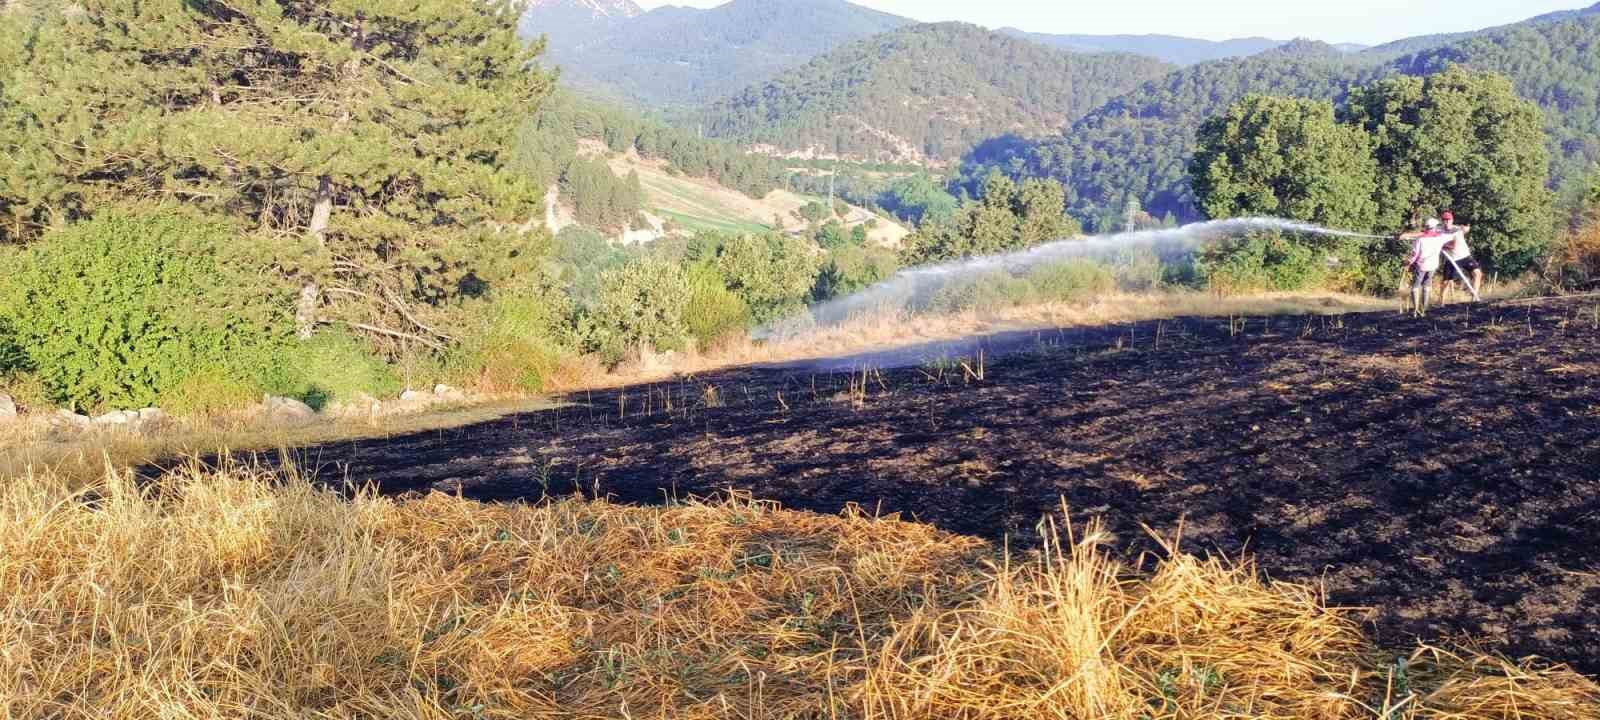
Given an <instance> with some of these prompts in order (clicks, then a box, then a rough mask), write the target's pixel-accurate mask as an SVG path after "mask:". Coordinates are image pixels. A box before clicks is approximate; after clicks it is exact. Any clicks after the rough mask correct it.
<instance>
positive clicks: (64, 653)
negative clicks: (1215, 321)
mask: <svg viewBox="0 0 1600 720" xmlns="http://www.w3.org/2000/svg"><path fill="white" fill-rule="evenodd" d="M1047 534H1048V535H1051V536H1054V537H1057V538H1059V540H1058V542H1056V543H1054V544H1051V545H1049V546H1048V547H1047V549H1046V551H1045V552H1043V553H1041V554H1039V555H1036V556H1028V557H1013V558H1010V559H1009V560H1007V559H1006V558H1004V557H1003V556H1002V555H1001V554H1000V553H999V552H998V551H996V550H995V549H993V548H991V547H989V546H987V545H985V544H983V543H981V542H979V541H976V540H972V539H968V538H961V537H953V536H949V535H945V534H942V533H940V532H938V531H936V530H934V529H932V528H930V527H928V526H924V525H918V524H913V523H904V522H899V521H896V520H893V519H878V518H871V517H865V516H863V515H861V514H859V513H855V514H847V515H844V516H841V517H823V516H818V515H813V514H806V513H792V512H786V511H782V510H780V509H778V508H775V507H772V506H770V505H767V504H762V503H755V502H749V501H746V500H738V499H734V500H728V501H723V502H716V503H695V502H690V503H678V504H674V505H672V506H669V507H664V508H631V507H622V506H617V505H611V504H607V503H604V502H588V501H582V500H569V501H563V502H556V503H549V504H545V505H541V506H537V507H534V506H519V505H482V504H478V503H473V502H470V501H465V500H461V499H457V498H452V497H448V496H444V495H440V494H433V495H429V496H426V497H422V498H416V499H410V500H394V499H386V498H379V497H374V496H371V495H361V496H358V497H356V498H355V499H354V500H351V501H346V500H344V499H342V498H340V497H337V496H335V495H333V494H331V493H328V492H325V491H322V490H319V489H317V487H316V486H315V485H314V484H312V483H311V482H309V481H307V480H305V479H303V478H290V479H289V480H288V481H287V482H271V481H270V480H269V479H268V478H265V477H262V476H260V475H257V474H254V473H251V472H249V471H247V470H242V469H231V470H227V471H224V472H206V471H201V470H199V469H189V470H186V471H182V472H177V473H174V474H172V475H169V476H167V477H165V478H163V479H161V480H160V481H159V482H158V483H156V484H154V485H151V486H145V487H140V486H137V485H135V484H134V483H132V482H131V481H129V480H128V479H127V478H126V477H124V476H121V475H118V474H115V473H113V474H108V475H106V476H104V477H101V478H99V479H96V480H95V481H93V482H92V483H90V484H89V485H88V486H87V487H83V486H80V485H79V484H77V483H74V482H72V481H69V480H67V479H65V478H62V477H59V476H56V475H54V474H52V473H48V472H42V473H33V472H30V473H27V474H24V475H22V476H20V477H16V478H13V479H12V480H10V481H8V482H6V483H5V484H3V485H0V587H4V588H6V592H5V593H4V594H0V698H3V700H0V709H3V710H4V714H5V715H6V716H8V717H19V718H35V717H38V718H44V717H119V718H145V717H149V718H155V717H239V716H251V717H261V718H292V717H308V716H318V717H349V718H357V717H360V718H366V717H372V718H378V717H382V718H396V717H399V718H447V717H464V718H525V717H550V718H609V717H637V718H644V717H652V718H654V717H673V718H722V717H728V718H734V717H739V718H800V717H806V718H817V717H840V718H1033V717H1055V718H1129V719H1134V718H1223V717H1260V718H1267V717H1270V718H1385V719H1386V720H1388V719H1394V720H1398V719H1403V718H1404V719H1410V718H1452V719H1454V720H1490V719H1498V718H1513V717H1520V718H1551V719H1561V720H1564V719H1568V718H1570V719H1571V720H1578V719H1579V718H1593V717H1595V716H1596V713H1597V712H1600V689H1597V687H1596V685H1595V683H1594V682H1592V681H1591V680H1588V679H1586V678H1583V677H1581V676H1579V675H1577V674H1575V673H1572V672H1570V671H1568V670H1566V669H1563V668H1540V667H1537V666H1535V665H1533V664H1529V663H1512V662H1508V661H1504V660H1500V659H1496V658H1490V657H1483V656H1479V655H1474V654H1470V653H1465V652H1462V653H1450V652H1445V651H1443V650H1439V649H1435V648H1431V647H1419V648H1416V649H1415V650H1414V651H1410V652H1406V653H1402V657H1401V659H1399V660H1397V659H1396V655H1395V654H1394V653H1392V652H1384V651H1382V650H1380V649H1378V648H1376V647H1373V646H1372V645H1371V644H1370V643H1369V642H1368V641H1367V639H1366V638H1365V637H1364V636H1363V634H1362V632H1361V629H1360V626H1359V625H1358V624H1357V623H1356V622H1354V621H1353V620H1352V619H1350V618H1348V617H1346V616H1345V615H1344V614H1343V613H1341V612H1339V611H1336V610H1332V609H1329V608H1327V607H1324V606H1323V605H1322V603H1321V599H1320V597H1319V595H1318V594H1317V593H1316V592H1314V591H1312V590H1311V589H1309V588H1304V587H1300V586H1294V585H1285V584H1281V583H1268V582H1264V581H1262V580H1261V579H1260V578H1259V577H1258V576H1257V575H1256V574H1255V573H1254V572H1253V571H1252V570H1251V569H1250V568H1249V567H1248V566H1247V565H1245V566H1241V565H1230V564H1226V563H1223V562H1220V561H1202V560H1198V559H1195V558H1193V557H1189V556H1184V555H1176V556H1174V557H1173V558H1172V559H1169V560H1167V561H1165V562H1162V563H1160V564H1158V565H1157V566H1155V567H1154V569H1153V570H1152V571H1151V572H1149V573H1148V574H1135V573H1132V572H1131V571H1130V570H1129V569H1128V568H1126V567H1123V566H1121V565H1119V564H1118V563H1117V562H1116V561H1115V560H1114V559H1112V555H1111V553H1110V552H1108V551H1105V550H1103V549H1102V546H1103V545H1104V544H1105V543H1106V542H1107V541H1108V540H1109V538H1107V537H1106V536H1105V535H1104V534H1103V533H1101V532H1099V531H1098V530H1096V529H1095V528H1094V527H1093V526H1092V525H1091V526H1090V527H1088V528H1086V529H1084V530H1083V532H1082V533H1081V534H1078V535H1073V534H1072V533H1058V534H1050V533H1047Z"/></svg>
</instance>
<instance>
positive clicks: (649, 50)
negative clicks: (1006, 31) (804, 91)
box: [522, 0, 913, 107]
mask: <svg viewBox="0 0 1600 720" xmlns="http://www.w3.org/2000/svg"><path fill="white" fill-rule="evenodd" d="M564 1H566V2H578V3H579V4H583V3H582V0H564ZM541 17H543V18H546V19H547V20H550V21H551V22H552V23H553V24H549V25H544V26H541V24H540V23H539V22H538V19H539V18H541ZM529 18H530V21H528V22H524V24H523V26H522V31H523V35H524V37H529V38H531V37H535V36H537V35H538V34H540V33H546V34H547V35H548V37H549V57H548V62H549V63H550V64H554V65H558V66H560V67H561V69H562V80H563V81H564V82H566V83H567V84H568V85H569V86H571V87H574V88H577V89H581V90H585V91H588V92H590V93H595V94H600V95H606V96H611V97H614V98H616V99H621V100H627V101H630V102H634V103H638V104H642V105H646V106H652V107H659V106H684V105H698V104H701V103H704V102H706V101H708V100H711V99H712V98H716V97H721V96H723V95H727V94H729V93H732V92H735V91H737V90H738V89H739V88H742V87H744V86H746V85H750V84H751V83H755V82H759V81H761V80H764V79H766V78H768V77H771V76H772V75H774V74H776V73H778V72H780V71H783V70H786V69H789V68H792V67H795V66H798V65H801V64H802V63H805V62H806V61H808V60H810V59H811V58H813V57H815V56H817V55H819V54H822V53H825V52H827V51H829V50H832V49H834V48H836V47H838V46H840V45H842V44H845V43H847V42H850V41H853V40H858V39H860V38H864V37H868V36H871V35H876V34H878V33H882V32H886V31H888V30H893V29H895V28H898V27H902V26H905V25H910V24H912V22H913V21H911V20H908V19H905V18H901V17H897V16H894V15H890V14H888V13H882V12H878V11H876V10H871V9H868V8H864V7H861V6H858V5H853V4H851V3H848V2H844V0H807V1H806V2H794V1H792V0H733V1H732V2H729V3H727V4H725V5H721V6H718V7H715V8H711V9H709V10H700V9H695V8H686V7H676V6H671V5H668V6H664V7H660V8H657V9H655V10H652V11H650V12H647V13H644V14H641V15H638V16H637V17H632V18H624V19H622V20H617V19H616V18H615V17H611V16H607V17H599V18H595V19H594V22H591V23H588V24H583V23H578V24H572V23H563V22H559V21H556V20H554V19H553V18H555V16H553V15H551V14H549V13H543V14H541V13H538V12H535V13H530V15H529Z"/></svg>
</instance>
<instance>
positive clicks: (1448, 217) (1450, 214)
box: [1439, 210, 1456, 222]
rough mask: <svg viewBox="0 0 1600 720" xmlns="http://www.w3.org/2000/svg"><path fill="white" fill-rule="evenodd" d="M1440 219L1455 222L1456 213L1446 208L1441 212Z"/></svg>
mask: <svg viewBox="0 0 1600 720" xmlns="http://www.w3.org/2000/svg"><path fill="white" fill-rule="evenodd" d="M1439 219H1440V220H1443V221H1445V222H1455V220H1456V214H1455V213H1453V212H1450V211H1449V210H1446V211H1444V212H1443V213H1440V214H1439Z"/></svg>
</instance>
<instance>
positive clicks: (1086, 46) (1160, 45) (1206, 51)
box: [1000, 28, 1283, 65]
mask: <svg viewBox="0 0 1600 720" xmlns="http://www.w3.org/2000/svg"><path fill="white" fill-rule="evenodd" d="M1000 32H1001V33H1003V34H1006V35H1010V36H1012V37H1016V38H1021V39H1023V40H1031V41H1033V42H1036V43H1039V44H1041V45H1049V46H1050V47H1053V48H1058V49H1061V50H1067V51H1070V52H1077V53H1106V52H1122V53H1132V54H1134V55H1143V56H1145V57H1152V58H1155V59H1157V60H1161V61H1164V62H1169V63H1172V64H1173V65H1193V64H1195V63H1201V62H1205V61H1207V60H1222V59H1224V58H1234V57H1244V56H1247V55H1254V54H1256V53H1258V52H1262V51H1264V50H1271V49H1272V48H1275V47H1277V46H1279V45H1282V44H1283V41H1281V40H1273V39H1271V38H1264V37H1251V38H1236V39H1233V40H1221V41H1217V40H1200V39H1198V38H1186V37H1177V36H1174V35H1050V34H1047V33H1035V32H1027V31H1024V30H1018V29H1016V28H1002V29H1001V30H1000Z"/></svg>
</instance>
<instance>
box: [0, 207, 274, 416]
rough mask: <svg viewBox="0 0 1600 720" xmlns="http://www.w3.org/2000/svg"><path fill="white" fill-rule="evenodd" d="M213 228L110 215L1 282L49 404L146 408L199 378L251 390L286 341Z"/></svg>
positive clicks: (176, 219)
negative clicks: (222, 378) (214, 376)
mask: <svg viewBox="0 0 1600 720" xmlns="http://www.w3.org/2000/svg"><path fill="white" fill-rule="evenodd" d="M235 245H236V243H234V238H233V234H232V233H231V232H230V231H229V229H228V228H227V227H226V226H225V225H223V224H221V223H219V222H216V221H213V220H209V219H205V218H201V217H197V216H194V215H190V214H187V213H179V212H175V211H157V212H146V213H136V212H127V211H112V212H107V213H104V214H102V215H101V216H99V217H97V218H95V219H93V220H90V221H87V222H84V223H80V224H78V225H74V226H71V227H69V228H66V229H64V230H59V231H55V232H52V233H50V234H49V235H47V236H45V237H44V238H43V239H41V240H40V241H39V242H38V243H36V244H35V245H34V246H32V247H31V248H29V249H28V250H27V251H26V252H24V253H22V254H21V255H19V256H18V257H17V258H16V262H15V265H16V268H15V270H14V271H13V272H10V273H7V274H6V276H5V277H4V278H3V279H0V298H3V299H0V312H3V313H4V314H5V315H6V316H7V321H8V322H9V324H10V325H11V327H12V329H13V331H14V334H15V339H14V340H13V341H12V343H13V344H14V345H15V346H16V347H19V348H20V349H21V351H22V354H23V355H25V356H26V364H27V365H28V366H30V367H31V368H32V369H33V370H34V372H35V373H36V374H37V377H38V378H39V380H40V382H41V383H42V384H43V385H44V387H45V388H46V391H47V392H48V393H49V394H50V397H51V399H52V400H54V401H56V402H59V403H62V404H65V405H68V406H71V407H75V408H78V409H84V410H89V409H96V408H104V407H109V406H115V407H125V408H133V407H140V406H145V405H150V404H152V403H155V402H156V401H157V400H158V399H160V397H161V396H162V395H163V394H164V393H165V392H167V391H168V390H171V389H172V388H175V387H177V386H178V385H179V384H180V383H182V382H183V381H184V380H185V378H186V377H187V376H188V375H189V374H190V373H192V372H194V371H195V370H196V369H198V368H216V369H219V370H220V371H222V372H225V373H227V374H228V375H229V376H230V377H233V378H235V379H236V380H238V381H239V382H249V381H251V380H252V379H254V378H256V377H258V376H259V375H260V371H261V369H262V368H264V367H267V366H269V364H270V358H271V357H272V356H273V355H274V353H275V351H276V349H277V348H279V347H281V344H282V342H283V341H284V340H285V339H286V338H287V337H288V336H289V334H290V333H291V332H292V327H293V326H292V322H291V320H290V318H289V317H288V316H287V314H286V312H285V311H284V309H285V308H287V306H288V303H287V302H273V300H274V298H273V288H270V287H265V286H263V284H262V281H260V280H259V279H258V276H257V274H255V273H251V272H249V271H248V269H247V268H246V267H245V264H244V263H240V262H237V261H232V260H230V259H227V258H224V257H222V256H221V255H222V253H223V250H224V249H225V248H228V247H230V246H235Z"/></svg>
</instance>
